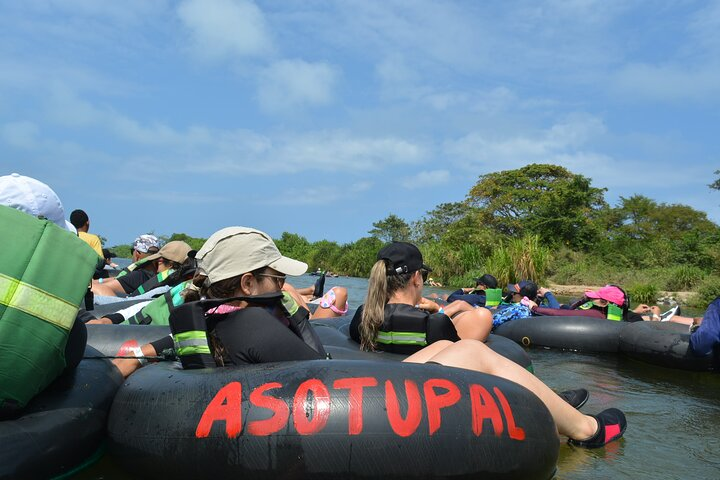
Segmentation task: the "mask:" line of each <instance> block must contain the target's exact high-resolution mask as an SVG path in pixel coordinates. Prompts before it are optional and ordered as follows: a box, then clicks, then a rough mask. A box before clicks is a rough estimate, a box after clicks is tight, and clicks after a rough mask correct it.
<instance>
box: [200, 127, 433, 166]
mask: <svg viewBox="0 0 720 480" xmlns="http://www.w3.org/2000/svg"><path fill="white" fill-rule="evenodd" d="M248 140H249V141H248ZM196 155H197V156H198V157H200V158H202V161H192V162H188V163H187V167H186V168H187V169H188V170H189V171H192V172H195V173H200V174H207V173H217V172H222V173H225V174H227V175H247V174H257V175H272V174H276V173H277V172H280V171H281V172H284V173H297V172H306V171H320V172H346V173H353V174H358V173H368V172H374V171H378V172H381V171H383V170H385V169H386V168H389V167H390V166H392V165H397V164H405V165H408V164H414V163H417V162H420V161H422V160H423V159H425V158H426V156H427V152H426V151H425V149H424V148H423V147H422V146H420V145H417V144H414V143H412V142H409V141H407V140H404V139H401V138H395V137H360V136H352V135H349V134H348V133H345V132H341V131H328V132H313V133H308V134H291V135H281V136H277V137H275V138H271V137H264V136H261V135H257V134H255V135H250V136H249V135H240V136H238V138H237V141H235V139H232V138H228V137H225V136H217V135H216V137H215V141H214V143H213V146H212V147H211V148H208V149H206V151H204V152H197V154H196Z"/></svg>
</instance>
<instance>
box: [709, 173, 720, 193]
mask: <svg viewBox="0 0 720 480" xmlns="http://www.w3.org/2000/svg"><path fill="white" fill-rule="evenodd" d="M715 175H720V170H715ZM708 187H710V188H712V189H713V190H720V178H716V179H715V181H714V182H713V183H711V184H710V185H708Z"/></svg>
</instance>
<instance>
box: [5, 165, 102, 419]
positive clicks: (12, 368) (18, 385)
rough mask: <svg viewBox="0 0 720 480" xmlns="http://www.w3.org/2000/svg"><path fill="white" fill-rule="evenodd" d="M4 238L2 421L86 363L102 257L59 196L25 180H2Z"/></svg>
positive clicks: (20, 177)
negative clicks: (91, 287) (88, 310)
mask: <svg viewBox="0 0 720 480" xmlns="http://www.w3.org/2000/svg"><path fill="white" fill-rule="evenodd" d="M0 237H1V238H2V244H3V249H2V250H0V274H1V275H2V278H3V282H2V283H3V284H4V285H5V287H6V291H5V294H4V295H2V297H3V298H2V300H0V302H1V303H2V305H3V308H2V309H1V311H0V336H2V338H3V340H2V341H3V348H2V349H0V417H2V416H4V415H5V414H6V413H9V414H12V413H13V412H16V411H18V410H20V409H22V407H23V406H24V405H25V404H27V402H28V401H30V400H31V399H32V398H33V397H34V396H35V395H36V394H37V393H39V392H40V391H42V390H43V389H44V388H45V387H46V386H47V385H49V384H50V383H51V382H52V381H53V380H54V379H55V378H57V377H58V376H59V375H60V374H61V373H62V372H63V371H64V370H68V369H73V368H75V367H76V366H77V365H78V364H79V363H80V361H81V360H82V357H83V354H84V351H85V344H86V340H87V330H86V329H85V324H84V323H83V318H84V317H83V315H81V314H79V312H78V310H79V305H80V302H81V300H82V298H83V296H84V295H85V292H86V291H87V286H88V284H89V282H90V279H91V278H92V273H93V271H94V270H95V263H96V261H97V255H96V254H95V253H94V252H93V251H92V250H90V249H89V248H88V247H87V245H86V244H85V243H84V242H83V241H82V240H80V239H79V238H78V237H77V235H76V233H75V231H74V229H73V227H72V225H71V224H69V223H68V222H66V221H65V214H64V210H63V206H62V202H61V201H60V199H59V198H58V196H57V194H56V193H55V192H54V191H53V190H52V189H51V188H50V187H49V186H47V185H46V184H44V183H43V182H40V181H38V180H36V179H34V178H30V177H26V176H23V175H19V174H17V173H14V174H12V175H5V176H1V177H0ZM83 313H85V312H83Z"/></svg>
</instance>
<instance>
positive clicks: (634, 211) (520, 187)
mask: <svg viewBox="0 0 720 480" xmlns="http://www.w3.org/2000/svg"><path fill="white" fill-rule="evenodd" d="M715 173H716V174H718V173H719V172H715ZM709 187H710V188H712V189H720V179H718V180H717V181H715V182H714V183H713V184H711V185H710V186H709ZM606 191H607V189H606V188H598V187H594V186H592V181H591V179H590V178H588V177H585V176H583V175H579V174H575V173H572V172H570V171H569V170H567V169H565V168H563V167H560V166H557V165H548V164H532V165H527V166H525V167H522V168H519V169H516V170H505V171H500V172H494V173H489V174H486V175H481V176H480V177H479V179H478V181H477V183H476V184H475V185H474V186H473V187H472V188H471V189H470V191H469V192H468V194H467V196H466V198H465V199H464V200H462V201H459V202H454V203H443V204H440V205H438V206H437V207H435V208H434V209H433V210H431V211H429V212H427V214H426V215H425V216H423V217H422V218H420V219H419V220H417V221H414V222H411V223H408V222H406V221H405V220H404V219H402V218H400V217H398V216H396V215H394V214H390V215H389V216H388V217H386V218H384V219H382V220H379V221H377V222H375V223H373V229H372V230H370V231H369V232H368V233H369V235H370V236H368V237H363V238H361V239H359V240H357V241H355V242H352V243H348V244H338V243H336V242H332V241H328V240H320V241H318V242H309V241H308V240H307V239H305V238H304V237H302V236H299V235H297V234H293V233H288V232H285V233H283V234H282V236H281V237H280V238H278V239H276V243H277V245H278V248H279V249H280V251H282V252H283V254H285V255H288V256H290V257H292V258H297V259H299V260H302V261H304V262H306V263H307V264H308V265H310V268H311V269H312V270H315V269H318V268H319V269H321V270H330V271H333V272H337V273H340V274H343V275H351V276H357V277H367V276H368V275H369V273H370V268H371V267H372V264H373V263H374V262H375V255H376V253H377V251H378V250H379V249H380V248H381V247H382V246H383V245H384V244H385V243H387V242H390V241H395V240H403V241H410V242H413V243H415V244H417V245H418V246H419V247H420V249H421V250H422V252H423V256H424V257H425V261H426V263H427V264H428V265H431V266H432V267H433V273H432V276H433V277H434V278H435V280H437V281H440V282H442V283H443V284H444V285H446V286H450V287H461V286H471V285H474V281H473V278H474V277H478V276H480V275H481V274H483V273H491V274H493V275H495V276H496V277H497V278H498V280H499V281H500V283H501V284H505V283H510V282H516V281H518V280H521V279H524V278H529V279H533V280H535V281H536V282H538V283H540V284H548V283H553V284H556V285H605V284H607V283H615V284H619V285H623V286H624V287H625V288H626V289H627V290H628V291H629V293H630V295H631V298H632V299H633V300H634V302H635V303H654V302H655V301H656V300H657V298H658V297H659V296H660V294H661V292H680V291H692V292H694V295H691V296H690V297H689V298H688V303H689V304H690V305H695V306H698V307H704V306H706V305H707V304H708V303H709V302H710V301H711V300H712V299H714V298H715V297H716V296H718V295H720V277H719V275H718V274H719V273H720V249H719V248H718V246H719V245H720V227H719V226H718V225H717V224H715V223H714V222H712V221H711V220H709V219H708V218H707V214H706V213H705V212H701V211H698V210H695V209H693V208H692V207H689V206H687V205H678V204H665V203H658V202H656V201H655V200H652V199H650V198H648V197H646V196H643V195H632V196H630V197H628V198H625V197H620V200H619V202H618V204H617V205H615V206H610V205H608V204H607V202H606V201H605V197H604V195H605V192H606ZM163 240H166V241H170V240H183V241H186V242H187V243H189V244H190V245H191V246H192V247H193V248H196V249H199V248H200V247H201V246H202V244H203V243H204V241H205V239H203V238H195V237H190V236H188V235H186V234H183V233H174V234H173V235H171V236H169V237H163ZM130 248H131V247H130V245H118V246H115V247H113V250H114V251H115V252H116V254H117V255H118V256H121V257H129V256H130Z"/></svg>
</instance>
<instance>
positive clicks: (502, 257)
mask: <svg viewBox="0 0 720 480" xmlns="http://www.w3.org/2000/svg"><path fill="white" fill-rule="evenodd" d="M550 259H551V255H550V249H549V248H547V247H545V246H544V245H543V244H542V242H541V241H540V237H538V236H536V235H528V236H526V237H523V238H518V239H512V240H510V241H509V242H508V243H507V244H506V245H503V246H500V247H498V248H497V249H495V250H494V251H493V253H492V255H490V257H489V258H488V259H487V260H486V261H485V265H484V267H485V268H484V270H485V272H486V273H490V274H492V275H494V276H495V278H497V279H498V282H499V283H500V284H501V285H503V284H507V283H514V282H517V281H519V280H533V281H534V282H537V283H543V282H544V281H545V279H546V275H547V271H548V267H549V265H550Z"/></svg>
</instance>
